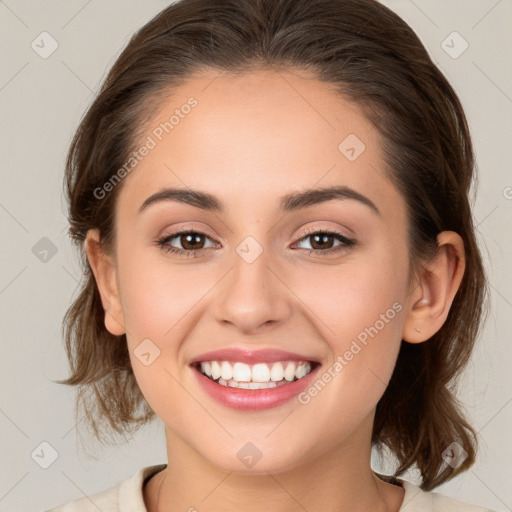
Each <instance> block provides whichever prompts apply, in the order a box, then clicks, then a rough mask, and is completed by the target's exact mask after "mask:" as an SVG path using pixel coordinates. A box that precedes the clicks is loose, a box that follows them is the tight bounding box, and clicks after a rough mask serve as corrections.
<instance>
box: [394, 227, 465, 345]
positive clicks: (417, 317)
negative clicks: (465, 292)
mask: <svg viewBox="0 0 512 512" xmlns="http://www.w3.org/2000/svg"><path fill="white" fill-rule="evenodd" d="M464 270H465V257H464V241H463V240H462V238H461V237H460V235H459V234H457V233H455V232H453V231H443V232H441V233H439V235H438V236H437V251H436V254H435V255H434V257H433V258H432V260H430V261H428V262H426V263H425V264H424V265H423V268H422V270H421V274H420V276H419V280H418V283H417V285H416V287H415V288H414V289H413V291H412V293H411V294H410V296H409V301H408V307H407V315H406V318H405V323H404V327H403V332H402V339H403V340H405V341H408V342H409V343H421V342H423V341H427V340H428V339H430V338H431V337H432V336H433V335H434V334H435V333H436V332H437V331H439V329H441V327H442V326H443V324H444V323H445V321H446V318H447V317H448V313H449V312H450V308H451V306H452V303H453V299H454V297H455V294H456V293H457V290H458V289H459V286H460V283H461V282H462V278H463V276H464Z"/></svg>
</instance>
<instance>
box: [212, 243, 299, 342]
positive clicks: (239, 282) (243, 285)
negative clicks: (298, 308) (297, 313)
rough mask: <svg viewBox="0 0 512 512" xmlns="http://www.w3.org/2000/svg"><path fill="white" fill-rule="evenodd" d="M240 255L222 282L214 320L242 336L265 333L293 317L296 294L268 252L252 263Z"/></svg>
mask: <svg viewBox="0 0 512 512" xmlns="http://www.w3.org/2000/svg"><path fill="white" fill-rule="evenodd" d="M240 254H243V253H240ZM240 254H239V253H235V254H234V257H233V267H232V269H231V271H230V272H229V274H228V275H227V276H226V277H225V278H224V279H223V280H222V282H221V283H219V286H218V289H217V293H216V297H215V303H214V306H213V314H214V318H215V319H216V320H217V321H218V322H220V323H222V324H225V325H230V326H231V327H232V328H236V329H237V330H238V331H239V333H241V334H245V335H250V334H259V333H263V332H266V331H267V330H268V329H269V328H271V327H272V326H274V327H276V326H278V325H280V324H282V323H283V322H285V321H286V320H287V319H288V318H290V316H291V314H292V309H293V308H292V297H293V293H292V291H291V289H290V287H289V284H288V285H287V283H286V278H285V276H283V275H280V274H282V273H283V272H282V271H281V272H280V271H279V267H278V266H277V265H276V264H275V260H272V258H270V257H269V256H268V251H266V250H264V251H263V252H262V253H261V254H260V255H259V256H258V257H257V258H256V259H255V260H254V261H252V262H250V259H245V258H244V257H243V256H240Z"/></svg>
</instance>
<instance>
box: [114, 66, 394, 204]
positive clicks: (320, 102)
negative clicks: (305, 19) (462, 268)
mask: <svg viewBox="0 0 512 512" xmlns="http://www.w3.org/2000/svg"><path fill="white" fill-rule="evenodd" d="M144 141H151V146H152V148H151V150H150V151H146V155H145V156H144V157H143V158H141V159H140V161H139V162H138V163H137V165H136V168H135V169H134V170H133V171H131V172H130V174H129V176H128V177H127V178H126V179H125V183H124V184H123V189H124V190H123V191H122V193H121V197H120V201H121V200H122V196H129V197H130V199H131V200H130V203H133V201H135V200H136V202H137V204H138V206H140V204H141V203H142V202H143V200H144V199H145V197H147V196H148V195H150V194H152V193H155V192H157V191H158V190H159V189H162V188H164V187H177V186H178V187H183V188H187V187H190V188H192V189H201V190H205V189H207V190H208V191H209V192H211V193H212V194H214V195H216V196H219V197H222V198H224V199H225V202H226V203H228V204H229V203H230V202H239V203H240V204H242V203H241V202H242V201H243V205H244V207H245V208H246V209H247V208H251V207H253V206H254V207H256V206H257V205H261V204H262V199H265V201H267V200H270V198H272V197H275V196H279V197H281V196H282V195H284V194H285V193H288V192H292V191H293V190H304V189H307V188H313V187H328V186H333V185H340V184H342V185H345V186H348V187H351V188H355V189H359V190H360V191H365V195H370V196H371V195H372V194H373V195H374V196H375V195H377V194H378V193H379V194H381V195H382V193H384V194H385V193H386V192H387V193H389V194H391V195H393V196H394V197H393V198H392V200H393V201H395V204H396V201H397V200H398V201H399V200H400V198H399V197H398V192H397V191H396V190H394V187H393V186H392V185H391V183H390V182H389V180H388V179H387V178H386V176H385V174H386V173H385V171H384V162H383V159H382V155H381V150H380V144H379V136H378V133H377V131H376V130H375V128H374V126H373V125H372V124H371V123H370V122H369V121H368V120H367V119H366V118H365V117H364V116H363V115H362V113H361V111H360V109H359V108H358V106H357V105H355V104H354V103H351V102H349V101H347V100H345V99H343V98H342V97H341V96H340V95H339V94H337V93H336V92H335V91H334V90H333V88H332V86H330V85H329V84H326V83H324V82H321V81H319V80H317V79H316V78H314V77H313V76H312V75H310V74H307V73H305V72H304V71H297V72H296V71H293V72H291V71H286V72H285V71H272V70H264V71H257V72H251V73H245V74H238V75H233V74H226V73H221V72H219V71H213V70H210V71H204V72H201V73H198V74H196V75H194V76H193V77H192V78H190V79H189V80H187V81H186V82H185V83H184V84H182V85H181V86H179V87H178V88H175V89H173V90H172V92H170V93H169V94H168V95H167V96H165V97H163V98H162V100H161V102H160V104H159V105H158V108H157V110H156V111H155V114H154V115H153V117H152V118H151V120H150V121H149V122H147V123H146V125H145V127H144V133H143V136H142V137H141V142H140V144H139V145H142V144H144ZM251 198H252V199H254V202H251V201H250V199H251Z"/></svg>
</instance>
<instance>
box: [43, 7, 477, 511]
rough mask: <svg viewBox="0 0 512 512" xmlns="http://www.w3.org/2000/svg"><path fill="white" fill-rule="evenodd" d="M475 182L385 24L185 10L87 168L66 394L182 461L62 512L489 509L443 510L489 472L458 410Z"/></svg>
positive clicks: (459, 141)
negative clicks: (446, 491) (387, 470)
mask: <svg viewBox="0 0 512 512" xmlns="http://www.w3.org/2000/svg"><path fill="white" fill-rule="evenodd" d="M473 163H474V161H473V152H472V145H471V138H470V134H469V131H468V126H467V123H466V119H465V116H464V112H463V110H462V107H461V105H460V102H459V100H458V98H457V96H456V94H455V92H454V91H453V89H452V88H451V87H450V85H449V84H448V82H447V81H446V79H445V78H444V77H443V75H442V74H441V73H440V71H439V70H438V69H437V68H436V66H435V65H434V64H433V62H432V60H431V59H430V58H429V56H428V54H427V52H426V50H425V48H424V47H423V45H422V44H421V43H420V41H419V39H418V38H417V36H416V35H415V34H414V32H413V31H412V30H411V29H410V27H408V25H407V24H405V22H404V21H403V20H401V19H400V18H399V17H398V16H397V15H395V14H394V13H393V12H391V11H390V10H389V9H387V8H386V7H384V6H382V5H381V4H379V3H378V2H376V1H374V0H293V1H291V0H273V1H272V2H270V1H268V0H242V1H237V2H234V1H230V0H220V1H216V2H210V1H206V0H181V1H180V2H177V3H176V4H173V5H171V6H169V7H168V8H166V9H164V10H163V11H162V12H161V13H160V14H159V15H158V16H156V17H155V18H154V19H152V20H151V21H150V22H149V23H148V24H146V25H145V26H144V27H143V28H142V29H141V30H140V31H139V32H137V33H136V34H135V36H134V37H133V38H132V40H131V41H130V42H129V44H128V45H127V47H126V49H125V50H124V52H123V53H122V54H121V56H120V57H119V58H118V60H117V61H116V63H115V64H114V66H113V67H112V69H111V70H110V73H109V75H108V76H107V78H106V80H105V83H104V85H103V87H102V89H101V91H100V94H99V95H98V97H97V98H96V100H95V102H94V103H93V105H92V106H91V107H90V109H89V110H88V112H87V114H86V116H85V118H84V119H83V121H82V123H81V125H80V127H79V129H78V131H77V133H76V135H75V138H74V140H73V143H72V146H71V148H70V153H69V157H68V163H67V174H66V179H67V181H66V184H67V193H68V199H69V204H70V213H69V219H70V224H71V234H72V236H73V237H74V238H75V239H76V240H77V241H78V243H79V244H80V250H81V251H82V255H83V257H84V269H85V272H86V282H85V283H84V286H83V289H82V293H81V295H80V296H79V297H78V299H77V300H76V302H75V303H74V304H73V305H72V306H71V308H70V309H69V311H68V313H67V315H66V319H65V327H66V342H67V350H68V356H69V358H70V363H71V369H72V375H71V376H70V378H69V379H67V380H66V381H63V382H64V383H66V384H69V385H79V386H81V387H83V390H82V392H81V394H80V395H79V400H81V403H82V406H83V407H85V410H86V411H87V412H88V417H89V420H90V425H91V427H92V428H93V430H94V432H95V434H96V435H97V437H98V438H99V439H102V438H104V437H106V436H107V434H108V432H109V431H111V432H113V433H123V432H127V431H129V429H130V428H133V427H138V426H141V425H143V424H144V423H146V422H147V421H149V420H151V419H152V418H153V417H154V416H155V415H156V416H158V417H159V418H160V419H161V420H162V421H163V422H164V425H165V432H166V445H167V456H168V461H167V464H161V465H157V466H151V467H145V468H141V470H140V471H138V472H137V473H136V474H135V475H133V477H131V478H130V479H128V480H126V481H124V482H122V483H121V484H120V485H119V486H116V487H115V488H111V489H108V490H106V491H104V492H102V493H100V494H97V495H94V496H91V497H88V498H82V499H78V500H75V501H74V502H72V503H70V504H67V505H64V506H62V507H58V508H56V509H53V510H54V511H68V510H93V509H94V510H96V508H97V507H99V508H100V509H101V510H103V512H106V511H109V512H110V511H118V510H134V511H138V512H140V511H144V510H147V511H149V512H161V511H175V510H176V511H177V510H191V511H192V510H199V511H203V510H204V511H206V510H208V511H219V510H222V511H230V510H245V511H256V510H262V509H265V510H266V511H273V510H276V511H277V510H279V511H284V510H290V511H291V510H294V511H295V510H308V511H310V512H313V511H316V510H336V511H348V510H350V511H351V512H357V511H363V510H364V511H367V510H372V511H374V510H376V511H381V510H382V511H393V512H396V511H403V510H407V511H413V510H418V511H419V510H422V511H423V510H436V511H437V510H439V511H443V510H450V511H453V510H461V511H479V510H484V509H482V508H481V507H475V506H471V505H467V504H463V503H461V502H458V501H456V500H453V499H451V498H448V497H445V496H442V495H440V494H438V493H434V492H432V490H433V489H434V488H435V487H437V486H438V485H440V484H442V483H444V482H446V481H447V480H449V479H450V478H453V477H454V476H456V475H458V474H460V473H461V472H463V471H465V470H467V469H468V468H469V467H470V466H471V465H472V464H473V462H474V461H475V457H476V435H475V432H474V430H473V429H472V427H471V426H470V425H469V424H468V422H467V420H466V419H465V417H464V415H463V413H462V412H461V410H460V407H459V404H458V402H457V400H456V397H455V396H454V395H453V392H452V387H451V384H452V383H453V380H454V377H455V376H456V375H457V374H458V373H459V372H460V371H461V370H462V368H463V367H464V366H465V364H466V362H467V361H468V358H469V356H470V353H471V350H472V347H473V344H474V341H475V339H476V336H477V334H478V331H479V328H480V326H481V321H482V314H483V311H484V297H485V291H486V279H485V275H484V271H483V266H482V261H481V257H480V253H479V250H478V247H477V244H476V240H475V233H474V225H473V222H472V213H471V207H470V204H469V200H468V192H469V188H470V186H471V183H472V178H473ZM87 391H89V394H88V395H87V394H85V392H87ZM372 447H375V448H377V449H379V450H381V451H382V450H384V449H388V450H389V451H390V452H391V453H392V454H393V455H394V457H395V458H396V463H397V464H396V466H397V467H396V470H395V472H394V475H393V476H392V477H386V476H384V475H381V474H379V473H376V472H375V471H373V470H372V468H371V465H370V453H371V448H372ZM412 467H417V468H418V469H419V472H420V474H421V478H422V483H421V486H416V485H413V484H412V483H409V482H407V481H405V480H402V479H400V478H398V477H399V475H401V474H403V472H404V471H405V470H407V469H409V468H412Z"/></svg>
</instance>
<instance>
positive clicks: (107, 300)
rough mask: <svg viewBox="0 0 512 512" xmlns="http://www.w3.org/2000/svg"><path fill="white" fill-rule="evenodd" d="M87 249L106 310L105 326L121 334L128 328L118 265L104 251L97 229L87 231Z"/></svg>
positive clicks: (116, 333)
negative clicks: (120, 292)
mask: <svg viewBox="0 0 512 512" xmlns="http://www.w3.org/2000/svg"><path fill="white" fill-rule="evenodd" d="M85 251H86V253H87V259H88V260H89V265H90V266H91V269H92V271H93V274H94V278H95V279H96V284H97V286H98V290H99V292H100V296H101V303H102V305H103V309H104V310H105V327H106V328H107V330H108V331H109V332H110V333H111V334H113V335H115V336H120V335H122V334H124V333H125V332H126V329H125V325H124V316H123V309H122V306H121V299H120V295H119V289H118V284H117V266H116V262H115V259H114V257H113V256H112V255H109V254H106V253H105V252H104V250H103V248H102V246H101V243H100V234H99V231H98V230H97V229H90V230H89V231H87V236H86V238H85Z"/></svg>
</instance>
